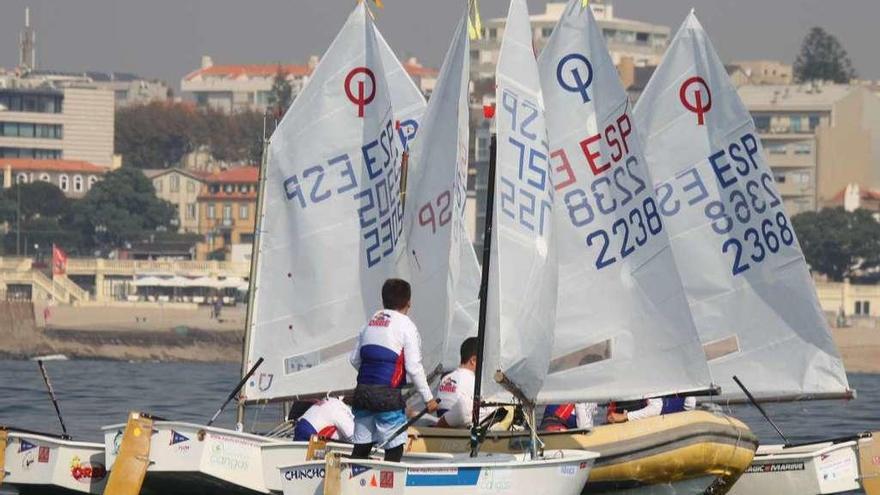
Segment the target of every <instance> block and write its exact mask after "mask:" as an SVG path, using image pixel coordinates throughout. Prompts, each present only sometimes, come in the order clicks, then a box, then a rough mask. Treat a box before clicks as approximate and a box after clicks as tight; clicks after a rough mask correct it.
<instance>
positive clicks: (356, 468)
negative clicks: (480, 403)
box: [281, 450, 597, 495]
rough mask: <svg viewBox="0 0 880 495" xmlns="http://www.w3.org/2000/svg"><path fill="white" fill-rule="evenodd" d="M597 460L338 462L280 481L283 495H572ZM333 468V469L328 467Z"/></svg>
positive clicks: (308, 467)
mask: <svg viewBox="0 0 880 495" xmlns="http://www.w3.org/2000/svg"><path fill="white" fill-rule="evenodd" d="M596 457H597V454H594V453H591V452H584V451H571V450H558V451H546V452H545V453H544V457H543V458H542V459H540V460H532V459H529V454H520V455H512V454H487V453H483V454H480V455H478V456H477V457H469V456H467V455H462V456H451V455H450V456H449V459H448V461H442V460H437V459H426V460H424V461H420V462H400V463H395V462H384V461H374V460H354V459H345V458H341V459H328V460H327V461H312V462H304V463H300V464H294V465H291V466H286V467H283V468H281V477H282V479H283V480H284V481H283V482H282V483H283V484H282V486H283V493H284V495H322V494H325V493H335V494H340V495H355V494H361V493H364V494H366V493H375V492H376V490H377V489H380V490H383V493H393V494H396V495H431V494H436V495H441V494H442V495H447V494H449V495H455V494H461V495H471V494H474V493H484V494H491V493H498V494H506V495H516V494H534V493H538V492H540V493H552V494H553V495H576V494H579V493H580V492H581V489H582V488H583V486H584V483H585V482H586V480H587V475H588V474H589V470H590V466H591V465H592V463H593V460H594V459H595V458H596ZM331 463H335V464H336V465H335V466H334V467H328V464H331ZM330 486H332V487H333V488H332V489H330V488H329V487H330Z"/></svg>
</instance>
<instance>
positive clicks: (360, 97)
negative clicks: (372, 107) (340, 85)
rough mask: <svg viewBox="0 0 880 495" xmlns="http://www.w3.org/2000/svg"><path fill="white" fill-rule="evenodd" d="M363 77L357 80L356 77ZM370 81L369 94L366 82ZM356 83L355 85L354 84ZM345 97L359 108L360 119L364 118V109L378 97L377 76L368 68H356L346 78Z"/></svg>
mask: <svg viewBox="0 0 880 495" xmlns="http://www.w3.org/2000/svg"><path fill="white" fill-rule="evenodd" d="M359 75H362V77H360V78H358V79H357V80H355V77H357V76H359ZM368 79H369V81H370V88H369V93H368V92H367V88H366V82H367V80H368ZM352 83H354V84H352ZM345 96H346V97H348V101H350V102H352V103H354V104H355V105H357V107H358V117H360V118H364V107H366V106H367V105H369V104H370V103H372V102H373V98H375V97H376V76H375V75H374V74H373V71H371V70H370V69H368V68H366V67H355V68H354V69H352V70H351V72H349V73H348V75H347V76H345Z"/></svg>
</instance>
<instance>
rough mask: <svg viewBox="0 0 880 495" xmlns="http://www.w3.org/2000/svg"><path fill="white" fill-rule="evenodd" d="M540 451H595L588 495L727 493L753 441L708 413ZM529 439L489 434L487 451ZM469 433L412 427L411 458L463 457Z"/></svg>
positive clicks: (735, 424) (738, 426) (619, 427)
mask: <svg viewBox="0 0 880 495" xmlns="http://www.w3.org/2000/svg"><path fill="white" fill-rule="evenodd" d="M540 438H541V441H543V442H544V448H545V449H547V450H549V449H583V450H591V451H594V452H598V453H599V454H600V457H599V458H598V459H597V460H596V464H595V466H594V467H593V470H592V471H591V472H590V478H589V481H588V482H587V485H586V487H585V492H587V493H601V492H604V491H618V490H627V489H636V490H637V489H639V488H641V487H651V486H657V485H675V484H677V483H685V482H687V481H688V480H709V482H708V484H710V485H711V487H712V488H711V489H712V492H711V493H713V494H721V493H725V492H726V491H727V490H728V489H729V488H730V487H731V486H732V485H733V483H734V482H735V481H736V480H737V479H738V478H739V476H740V475H741V474H742V472H743V471H744V470H745V469H746V468H748V467H749V465H750V464H751V462H752V458H753V457H754V455H755V449H757V446H758V440H757V438H756V437H755V436H754V435H753V434H752V432H751V430H749V428H748V427H747V426H746V425H745V424H744V423H742V422H741V421H739V420H737V419H734V418H731V417H729V416H724V415H719V414H713V413H710V412H705V411H689V412H683V413H677V414H668V415H665V416H658V417H655V418H648V419H643V420H639V421H633V422H627V423H621V424H614V425H602V426H597V427H595V428H593V429H591V430H589V431H584V430H577V431H562V432H544V433H541V434H540ZM528 441H529V437H528V433H525V432H496V431H490V432H489V433H488V435H487V438H486V439H485V441H484V442H483V444H482V447H481V450H482V451H485V452H522V451H523V450H525V449H526V448H527V446H528ZM468 449H469V434H468V432H467V431H465V430H452V429H448V428H413V429H411V430H410V443H409V448H408V450H410V451H412V452H465V451H468Z"/></svg>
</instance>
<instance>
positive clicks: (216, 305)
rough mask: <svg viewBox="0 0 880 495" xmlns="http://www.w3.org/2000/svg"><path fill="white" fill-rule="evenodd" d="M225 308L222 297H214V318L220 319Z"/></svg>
mask: <svg viewBox="0 0 880 495" xmlns="http://www.w3.org/2000/svg"><path fill="white" fill-rule="evenodd" d="M222 310H223V301H221V300H220V297H219V296H218V297H214V318H215V319H218V320H219V319H220V312H221V311H222Z"/></svg>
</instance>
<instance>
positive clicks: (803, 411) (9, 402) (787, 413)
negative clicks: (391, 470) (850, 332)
mask: <svg viewBox="0 0 880 495" xmlns="http://www.w3.org/2000/svg"><path fill="white" fill-rule="evenodd" d="M46 367H47V368H48V371H49V375H50V378H51V381H52V384H53V386H54V388H55V393H56V394H57V396H58V400H59V402H60V404H61V410H62V413H63V414H64V419H65V422H66V424H67V428H68V431H69V432H70V433H71V435H73V437H74V438H76V439H78V440H89V441H99V442H100V441H101V435H100V427H101V426H105V425H108V424H114V423H121V422H124V421H125V418H126V414H127V413H128V411H130V410H138V411H147V412H150V413H152V414H154V415H156V416H160V417H163V418H168V419H175V420H180V421H193V422H205V421H207V420H208V419H209V418H210V417H211V415H212V414H213V413H214V411H215V410H216V409H217V407H219V405H220V403H221V402H222V401H223V399H225V398H226V396H227V395H228V394H229V392H230V390H231V389H232V387H234V386H235V384H236V383H237V381H238V376H239V367H238V366H237V365H234V364H183V363H122V362H112V361H55V362H49V363H46ZM849 380H850V386H851V387H853V388H855V389H856V390H858V397H859V399H858V400H856V401H851V402H845V401H831V402H827V401H826V402H801V403H789V404H768V405H767V406H766V409H767V411H768V413H769V414H770V415H771V417H772V418H773V419H774V421H776V423H777V424H778V425H779V427H780V428H781V429H782V430H783V431H784V432H785V434H786V435H787V436H788V437H789V440H791V441H812V440H818V439H821V438H828V437H835V436H844V435H849V434H853V433H856V432H860V431H865V430H878V429H880V375H868V374H850V375H849ZM727 411H728V412H729V413H731V414H732V415H733V416H736V417H737V418H740V419H742V420H743V421H745V422H746V423H747V424H748V425H749V426H750V427H751V428H752V430H753V431H754V432H755V433H756V434H757V435H758V437H760V438H761V440H762V441H764V442H768V443H779V442H780V441H779V438H778V437H777V436H776V434H775V432H774V431H773V430H772V428H771V427H770V426H769V425H768V424H767V423H766V422H765V421H764V420H763V419H762V418H761V417H760V415H759V414H758V412H757V411H756V410H754V409H753V408H751V407H746V406H738V407H733V408H728V410H727ZM265 414H269V413H268V412H266V413H265ZM233 415H234V406H230V407H229V408H228V409H227V410H226V412H225V413H224V414H223V415H222V416H221V418H220V420H219V421H218V422H217V425H218V426H229V425H231V424H232V422H233ZM0 424H6V425H14V426H17V427H19V428H26V429H30V430H37V431H48V432H59V431H60V427H59V425H58V421H57V419H56V417H55V412H54V410H53V408H52V404H51V402H50V401H49V399H48V395H47V393H46V389H45V385H44V384H43V382H42V378H41V377H40V373H39V370H38V368H37V364H36V363H34V362H29V361H0Z"/></svg>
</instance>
